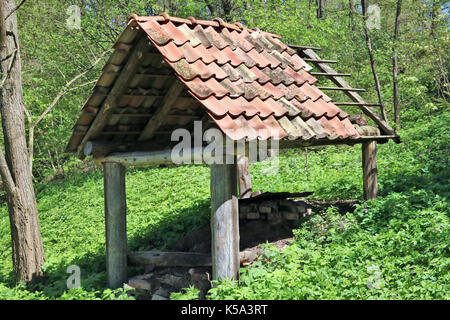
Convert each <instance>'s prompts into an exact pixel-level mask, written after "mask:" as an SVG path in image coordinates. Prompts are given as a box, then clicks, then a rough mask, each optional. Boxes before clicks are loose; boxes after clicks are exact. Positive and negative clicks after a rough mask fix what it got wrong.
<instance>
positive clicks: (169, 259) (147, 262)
mask: <svg viewBox="0 0 450 320" xmlns="http://www.w3.org/2000/svg"><path fill="white" fill-rule="evenodd" d="M128 262H129V264H131V265H144V266H153V267H210V266H211V255H210V254H206V253H196V252H155V251H141V252H129V253H128Z"/></svg>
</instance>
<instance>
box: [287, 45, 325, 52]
mask: <svg viewBox="0 0 450 320" xmlns="http://www.w3.org/2000/svg"><path fill="white" fill-rule="evenodd" d="M288 46H289V47H291V48H294V49H300V50H306V49H312V50H317V51H319V50H322V48H318V47H311V46H297V45H295V44H288Z"/></svg>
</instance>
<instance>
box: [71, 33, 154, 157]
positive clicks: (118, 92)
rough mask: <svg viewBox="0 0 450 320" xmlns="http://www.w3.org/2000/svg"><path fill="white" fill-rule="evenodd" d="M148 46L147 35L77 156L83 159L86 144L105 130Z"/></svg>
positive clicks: (111, 92) (96, 119)
mask: <svg viewBox="0 0 450 320" xmlns="http://www.w3.org/2000/svg"><path fill="white" fill-rule="evenodd" d="M148 47H149V44H148V39H147V38H146V37H143V38H141V39H140V40H139V42H138V43H137V45H136V47H135V48H134V49H133V51H132V52H131V54H130V57H129V58H128V60H127V62H126V64H125V66H124V67H123V68H122V72H121V73H120V75H119V76H118V77H117V79H116V81H115V82H114V85H113V87H112V88H111V91H110V92H109V94H108V96H107V97H106V99H105V101H104V102H103V104H102V107H101V108H100V111H99V112H98V114H97V116H96V117H95V119H94V121H93V122H92V124H91V126H90V127H89V130H88V131H87V133H86V134H85V136H84V137H83V140H82V141H81V143H80V145H79V146H78V150H77V157H79V158H80V159H83V158H84V157H85V156H84V153H83V149H84V144H85V143H86V142H88V141H89V140H94V138H95V137H96V136H97V135H98V134H99V133H100V132H101V131H102V130H103V128H104V127H105V126H106V124H107V123H108V118H109V116H110V115H111V114H112V113H114V110H115V109H116V107H117V105H118V104H119V103H120V99H121V98H122V95H123V93H124V92H125V90H126V89H127V88H128V83H129V81H130V79H131V78H132V77H133V76H134V74H135V73H136V71H137V70H138V68H139V65H140V61H141V59H142V58H143V56H144V53H145V51H146V50H147V48H148Z"/></svg>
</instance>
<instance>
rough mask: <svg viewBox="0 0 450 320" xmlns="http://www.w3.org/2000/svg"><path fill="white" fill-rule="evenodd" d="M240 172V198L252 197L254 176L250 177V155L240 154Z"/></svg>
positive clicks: (238, 158) (238, 161)
mask: <svg viewBox="0 0 450 320" xmlns="http://www.w3.org/2000/svg"><path fill="white" fill-rule="evenodd" d="M237 163H238V174H239V198H240V199H245V198H250V196H251V195H252V178H251V177H250V166H249V161H248V157H246V156H244V155H239V156H238V157H237Z"/></svg>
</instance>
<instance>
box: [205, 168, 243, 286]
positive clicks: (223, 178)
mask: <svg viewBox="0 0 450 320" xmlns="http://www.w3.org/2000/svg"><path fill="white" fill-rule="evenodd" d="M236 194H237V165H236V163H234V164H213V165H211V234H212V239H211V242H212V244H211V255H212V273H213V279H215V280H217V279H222V278H229V279H238V277H239V207H238V199H237V198H236Z"/></svg>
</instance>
